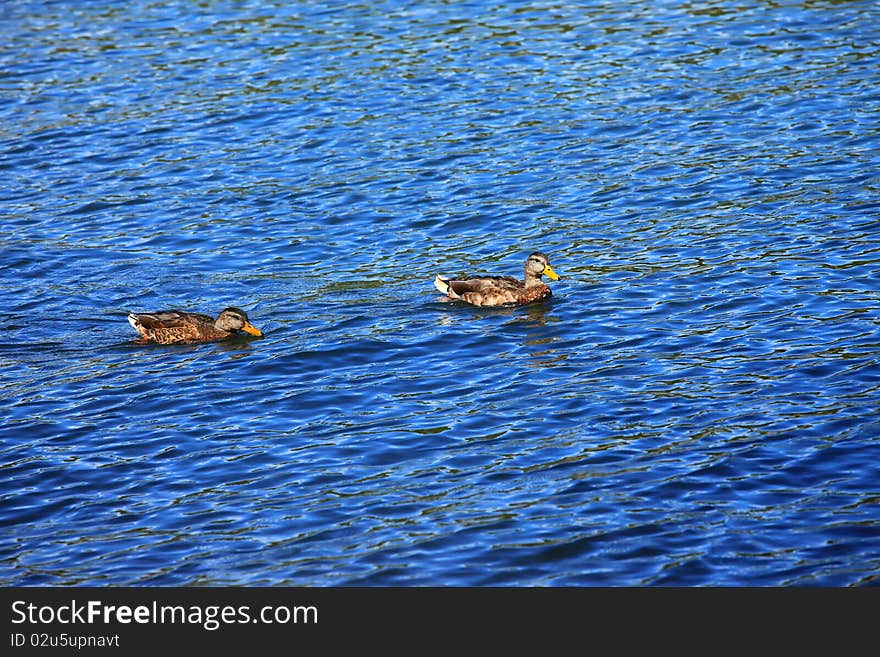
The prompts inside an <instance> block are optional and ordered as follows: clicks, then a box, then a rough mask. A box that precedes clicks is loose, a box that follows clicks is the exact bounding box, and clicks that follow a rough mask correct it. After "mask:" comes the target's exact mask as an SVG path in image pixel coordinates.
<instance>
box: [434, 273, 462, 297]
mask: <svg viewBox="0 0 880 657" xmlns="http://www.w3.org/2000/svg"><path fill="white" fill-rule="evenodd" d="M434 287H436V288H437V289H438V290H440V292H441V293H442V294H445V295H446V296H448V297H452V298H453V299H454V298H457V297H458V295H457V294H456V293H455V291H454V290H453V289H452V287H451V286H450V285H449V279H448V278H443V276H441V275H440V274H437V278H435V279H434Z"/></svg>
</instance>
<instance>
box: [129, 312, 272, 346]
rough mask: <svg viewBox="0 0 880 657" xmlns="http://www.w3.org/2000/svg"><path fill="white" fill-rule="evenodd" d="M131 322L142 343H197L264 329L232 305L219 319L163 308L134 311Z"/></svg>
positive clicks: (260, 333)
mask: <svg viewBox="0 0 880 657" xmlns="http://www.w3.org/2000/svg"><path fill="white" fill-rule="evenodd" d="M128 323H129V324H131V325H132V327H133V328H134V330H135V331H137V332H138V334H139V335H140V336H141V339H140V340H139V342H141V343H142V344H145V343H147V342H150V341H153V342H158V343H159V344H195V343H199V342H216V341H217V340H225V339H227V338H231V337H232V336H234V335H236V334H238V333H239V331H244V332H245V333H248V334H250V335H253V336H256V337H260V336H262V335H263V333H262V331H260V329H258V328H257V327H256V326H254V325H253V324H251V323H250V320H248V316H247V313H245V312H244V311H243V310H241V309H240V308H233V307H229V308H226V309H225V310H224V311H223V312H221V313H220V314H219V315H218V316H217V318H216V319H215V318H213V317H211V316H210V315H203V314H201V313H191V312H186V311H183V310H160V311H158V312H152V313H131V314H129V316H128Z"/></svg>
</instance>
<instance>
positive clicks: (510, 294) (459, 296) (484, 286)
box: [434, 251, 560, 306]
mask: <svg viewBox="0 0 880 657" xmlns="http://www.w3.org/2000/svg"><path fill="white" fill-rule="evenodd" d="M541 276H546V277H547V278H549V279H550V280H551V281H558V280H559V279H560V276H559V274H557V273H556V272H555V271H553V267H551V266H550V258H548V257H547V255H546V254H544V253H541V252H540V251H535V252H534V253H532V254H530V255H529V257H528V258H527V259H526V266H525V278H524V280H519V279H517V278H513V277H512V276H464V277H462V278H447V277H445V276H441V275H439V274H438V275H437V277H436V278H435V279H434V286H435V287H436V288H437V289H438V290H439V291H440V292H441V293H443V294H445V295H446V296H447V298H449V299H453V300H456V301H464V302H465V303H469V304H471V305H473V306H509V305H515V306H522V305H525V304H527V303H533V302H538V301H546V300H547V299H549V298H550V297H551V296H553V292H552V291H551V290H550V286H549V285H547V284H546V283H544V282H543V281H542V280H541Z"/></svg>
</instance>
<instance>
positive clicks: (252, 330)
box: [241, 322, 263, 338]
mask: <svg viewBox="0 0 880 657" xmlns="http://www.w3.org/2000/svg"><path fill="white" fill-rule="evenodd" d="M241 330H242V331H244V332H245V333H248V334H250V335H253V336H256V337H258V338H262V337H263V332H262V331H261V330H260V329H258V328H257V327H256V326H254V325H253V324H251V323H250V322H245V325H244V326H242V327H241Z"/></svg>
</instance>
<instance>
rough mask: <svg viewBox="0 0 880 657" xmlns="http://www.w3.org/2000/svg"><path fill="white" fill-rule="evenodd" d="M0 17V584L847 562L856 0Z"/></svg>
mask: <svg viewBox="0 0 880 657" xmlns="http://www.w3.org/2000/svg"><path fill="white" fill-rule="evenodd" d="M0 27H2V32H3V34H4V39H3V40H2V42H0V181H2V184H0V228H2V231H0V302H2V306H0V327H2V329H3V331H2V334H0V413H2V416H0V417H2V426H0V454H2V457H0V464H2V467H0V473H2V476H0V500H2V501H0V526H2V528H3V529H2V533H0V582H2V583H4V584H7V585H10V584H19V585H71V584H92V585H104V584H114V585H130V584H134V585H196V584H211V585H228V584H236V585H261V584H262V585H266V584H268V585H434V584H443V585H446V584H452V585H554V586H555V585H598V584H601V585H609V584H610V585H645V584H647V585H667V584H672V585H733V584H745V585H834V586H838V585H859V584H877V583H878V581H880V578H878V577H880V415H878V409H880V403H878V402H880V331H878V329H880V291H878V283H880V216H878V209H880V201H878V192H880V174H878V171H880V131H878V116H880V74H878V71H880V65H878V64H880V10H878V8H877V5H876V3H874V2H832V1H827V2H823V1H818V0H817V1H810V2H788V1H783V2H778V3H770V2H756V1H752V0H742V1H729V2H723V3H706V4H703V3H691V2H679V1H672V0H670V1H662V0H661V1H658V2H630V3H617V2H608V3H604V2H588V3H577V4H568V3H559V2H506V3H496V4H492V3H483V2H480V3H449V2H445V1H439V0H431V1H428V2H419V3H408V2H397V1H388V2H384V3H365V4H361V3H353V2H352V3H343V2H340V3H330V4H329V5H327V6H324V4H323V3H312V2H256V1H251V2H248V1H245V2H232V1H222V0H218V1H206V2H197V3H196V2H170V3H169V2H161V3H159V2H132V3H123V2H107V1H97V2H89V3H82V2H71V1H58V2H44V1H39V2H37V1H31V0H18V1H10V2H4V3H2V5H0ZM539 249H540V250H542V251H545V252H547V253H548V254H549V255H550V256H551V259H552V262H553V265H554V267H555V268H556V270H557V271H558V272H559V273H560V274H562V275H563V277H564V279H563V280H562V281H560V282H558V283H554V284H553V290H554V297H553V299H552V301H551V302H549V303H546V304H543V305H536V306H530V307H525V308H517V309H496V310H491V309H474V308H469V307H462V306H459V305H455V304H448V303H444V302H442V301H441V300H440V299H438V294H437V293H436V291H435V290H434V289H433V285H432V279H433V277H434V275H435V274H436V273H438V272H442V273H446V274H456V273H463V272H475V271H485V272H493V273H500V274H514V275H515V274H520V273H521V271H522V266H523V263H524V261H525V257H526V255H527V254H528V253H530V252H531V251H534V250H539ZM228 305H237V306H241V307H243V308H245V309H246V310H247V311H248V313H249V315H250V318H251V320H252V321H253V323H254V324H256V325H257V326H258V327H260V328H262V329H263V331H264V332H265V337H264V338H263V339H235V340H232V341H230V342H226V343H218V344H209V345H201V346H170V347H169V346H156V345H150V346H139V345H136V344H134V343H133V342H132V338H134V337H136V336H135V334H134V332H133V331H132V329H131V327H130V326H129V325H128V323H127V322H126V314H127V313H128V312H130V311H145V310H159V309H163V308H168V307H183V308H187V309H190V310H196V311H201V312H208V313H217V312H218V311H219V310H221V309H222V308H224V307H225V306H228Z"/></svg>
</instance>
